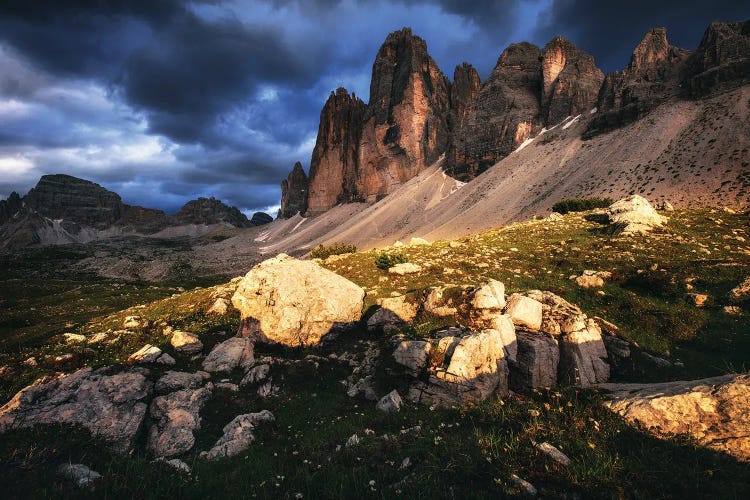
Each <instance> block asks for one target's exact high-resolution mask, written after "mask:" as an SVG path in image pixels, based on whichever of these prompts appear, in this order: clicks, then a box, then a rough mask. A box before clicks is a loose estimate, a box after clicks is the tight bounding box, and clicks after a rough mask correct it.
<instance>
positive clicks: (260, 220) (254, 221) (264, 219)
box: [250, 212, 273, 226]
mask: <svg viewBox="0 0 750 500" xmlns="http://www.w3.org/2000/svg"><path fill="white" fill-rule="evenodd" d="M271 222H273V217H271V216H270V215H268V214H267V213H265V212H255V213H254V214H253V216H252V217H251V218H250V225H251V226H262V225H264V224H269V223H271Z"/></svg>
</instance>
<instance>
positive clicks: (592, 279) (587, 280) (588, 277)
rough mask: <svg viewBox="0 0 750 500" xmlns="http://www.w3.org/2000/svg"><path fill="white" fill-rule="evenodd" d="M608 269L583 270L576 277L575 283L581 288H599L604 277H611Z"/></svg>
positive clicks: (602, 283) (602, 284)
mask: <svg viewBox="0 0 750 500" xmlns="http://www.w3.org/2000/svg"><path fill="white" fill-rule="evenodd" d="M611 277H612V273H610V272H609V271H583V273H581V275H580V276H577V277H576V284H577V285H578V286H580V287H581V288H601V287H603V286H604V283H605V281H604V280H606V279H608V278H611Z"/></svg>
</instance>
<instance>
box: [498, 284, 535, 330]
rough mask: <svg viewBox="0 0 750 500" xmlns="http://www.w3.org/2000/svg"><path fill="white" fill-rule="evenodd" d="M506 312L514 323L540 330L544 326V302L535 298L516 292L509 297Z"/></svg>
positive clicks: (529, 328)
mask: <svg viewBox="0 0 750 500" xmlns="http://www.w3.org/2000/svg"><path fill="white" fill-rule="evenodd" d="M505 314H507V315H508V316H510V319H511V320H513V324H514V325H516V326H519V327H521V328H526V329H528V330H530V331H534V332H535V331H538V330H539V328H540V327H541V326H542V304H541V302H538V301H536V300H534V299H530V298H529V297H525V296H523V295H521V294H518V293H514V294H512V295H511V296H510V298H509V299H508V306H507V307H506V308H505Z"/></svg>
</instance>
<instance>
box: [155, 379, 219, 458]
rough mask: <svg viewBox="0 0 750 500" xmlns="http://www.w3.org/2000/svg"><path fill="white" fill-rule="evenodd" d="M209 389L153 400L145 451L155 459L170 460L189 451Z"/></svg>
mask: <svg viewBox="0 0 750 500" xmlns="http://www.w3.org/2000/svg"><path fill="white" fill-rule="evenodd" d="M212 389H213V387H211V386H210V385H209V386H207V387H202V388H200V389H182V390H179V391H175V392H172V393H170V394H167V395H166V396H159V397H157V398H154V400H153V401H152V402H151V406H150V407H149V414H150V415H151V418H152V419H153V420H154V423H153V425H151V429H150V430H149V433H148V449H149V450H150V451H151V452H152V453H153V454H154V455H155V456H157V457H171V456H174V455H179V454H181V453H185V452H186V451H189V450H190V449H191V448H192V447H193V445H194V444H195V436H194V432H195V431H196V430H198V429H200V423H201V418H200V415H199V413H200V411H201V409H202V408H203V406H204V405H205V404H206V402H207V401H208V400H209V398H210V397H211V390H212Z"/></svg>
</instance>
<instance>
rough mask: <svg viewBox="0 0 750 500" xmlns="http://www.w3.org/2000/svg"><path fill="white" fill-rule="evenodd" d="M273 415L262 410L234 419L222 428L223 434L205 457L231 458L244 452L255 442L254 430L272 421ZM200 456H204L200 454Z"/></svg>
mask: <svg viewBox="0 0 750 500" xmlns="http://www.w3.org/2000/svg"><path fill="white" fill-rule="evenodd" d="M274 420H275V419H274V416H273V413H271V412H270V411H268V410H263V411H261V412H258V413H247V414H245V415H239V416H237V417H235V418H234V419H233V420H232V421H231V422H229V423H228V424H227V425H225V426H224V429H222V430H223V432H224V434H223V435H222V436H221V438H219V440H218V441H217V442H216V444H215V445H214V446H213V448H211V450H209V451H208V452H207V453H206V454H205V457H206V458H208V459H215V458H222V457H233V456H235V455H237V454H239V453H242V452H243V451H245V450H246V449H247V448H248V447H249V446H250V445H251V444H252V443H253V441H255V433H254V431H255V428H256V427H257V426H258V425H260V424H263V423H272V422H273V421H274ZM201 456H204V455H203V454H201Z"/></svg>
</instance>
